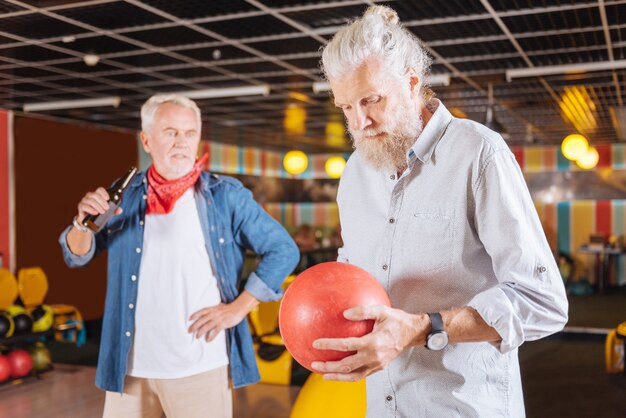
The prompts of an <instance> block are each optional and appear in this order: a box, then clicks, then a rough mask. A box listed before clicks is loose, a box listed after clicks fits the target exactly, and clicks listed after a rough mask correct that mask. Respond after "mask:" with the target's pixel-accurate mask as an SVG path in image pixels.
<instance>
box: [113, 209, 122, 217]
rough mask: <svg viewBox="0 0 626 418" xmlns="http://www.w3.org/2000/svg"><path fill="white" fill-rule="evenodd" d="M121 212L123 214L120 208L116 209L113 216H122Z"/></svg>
mask: <svg viewBox="0 0 626 418" xmlns="http://www.w3.org/2000/svg"><path fill="white" fill-rule="evenodd" d="M122 212H124V209H122V208H117V209H116V210H115V216H117V215H121V214H122Z"/></svg>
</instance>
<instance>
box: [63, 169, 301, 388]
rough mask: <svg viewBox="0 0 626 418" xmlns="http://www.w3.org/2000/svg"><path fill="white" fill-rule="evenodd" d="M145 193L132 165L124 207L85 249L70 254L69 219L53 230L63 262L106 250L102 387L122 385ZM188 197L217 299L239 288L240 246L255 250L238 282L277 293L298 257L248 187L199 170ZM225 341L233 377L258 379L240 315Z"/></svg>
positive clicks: (238, 381)
mask: <svg viewBox="0 0 626 418" xmlns="http://www.w3.org/2000/svg"><path fill="white" fill-rule="evenodd" d="M146 193H147V186H146V182H145V174H144V173H139V174H138V175H137V176H135V178H134V179H133V180H132V181H131V184H130V186H129V187H128V190H127V191H126V192H125V193H124V198H123V200H122V205H121V207H122V209H123V210H124V211H123V213H122V214H121V215H119V216H116V217H113V218H112V219H111V220H110V221H109V223H108V224H107V225H106V226H105V228H104V229H102V231H100V232H99V233H98V234H97V235H95V237H94V238H93V240H92V245H91V249H90V251H89V252H88V253H87V254H85V255H83V256H77V255H75V254H72V252H71V251H70V250H69V248H68V246H67V233H68V232H69V230H70V228H71V226H70V227H68V228H66V229H65V231H63V233H62V234H61V236H60V238H59V243H60V244H61V248H62V249H63V255H64V258H65V262H66V263H67V265H68V266H70V267H80V266H83V265H85V264H87V263H88V262H89V261H90V260H91V259H92V258H93V257H94V256H95V255H97V254H98V253H99V252H101V251H104V250H108V267H107V293H106V302H105V308H104V318H103V323H102V337H101V344H100V355H99V357H98V370H97V372H96V385H97V386H98V387H100V388H101V389H104V390H108V391H114V392H121V391H122V389H123V386H124V377H125V376H126V371H127V362H128V353H129V350H130V347H131V343H132V338H131V337H132V335H133V332H134V327H135V310H134V309H129V306H130V305H131V304H132V305H134V304H136V303H137V289H138V283H137V281H138V276H139V267H140V262H141V251H142V248H143V226H144V219H145V212H146V200H145V196H146ZM195 199H196V206H197V208H198V215H199V217H200V224H201V227H202V233H203V235H204V239H205V243H206V248H207V252H208V254H209V259H210V261H211V268H212V271H213V274H215V277H216V279H217V284H218V287H219V290H220V294H221V297H222V301H223V302H225V303H229V302H232V301H233V300H235V299H236V298H237V296H238V295H239V293H240V284H241V283H240V281H241V273H242V269H243V262H244V258H245V250H246V249H251V250H252V251H254V252H255V253H256V254H259V255H261V256H262V258H261V261H260V263H259V265H258V266H257V268H256V271H255V272H253V273H252V274H250V276H249V277H248V278H247V281H246V284H245V290H247V291H249V292H250V293H251V294H252V295H253V296H254V297H255V298H257V299H258V300H260V301H262V302H263V301H272V300H277V299H279V298H280V296H281V295H282V289H281V284H282V282H283V281H284V280H285V277H287V275H288V274H290V273H291V272H292V271H293V269H294V268H295V266H296V264H297V263H298V260H299V258H300V254H299V252H298V247H297V246H296V245H295V243H294V242H293V240H292V239H291V237H290V236H289V234H288V233H287V231H286V230H285V229H284V228H283V227H282V226H281V225H280V224H279V223H278V222H276V221H275V220H274V219H272V218H271V217H270V216H269V215H268V214H267V212H265V211H264V210H263V209H262V208H261V207H260V206H259V205H258V204H257V203H256V202H255V201H254V199H253V198H252V193H251V192H250V191H249V190H248V189H246V188H244V187H243V186H242V184H241V183H240V182H239V181H238V180H235V179H232V178H230V177H225V176H219V177H218V176H215V175H212V174H209V173H207V172H202V174H201V175H200V179H199V181H198V182H196V186H195ZM226 342H227V345H228V354H229V362H230V363H229V366H230V374H231V377H232V381H233V385H234V386H235V387H240V386H244V385H247V384H251V383H255V382H257V381H258V380H259V371H258V369H257V365H256V358H255V355H254V348H253V344H252V337H251V335H250V330H249V328H248V323H247V321H246V320H243V321H242V322H240V323H239V324H238V325H237V326H235V327H233V328H230V329H228V330H227V335H226Z"/></svg>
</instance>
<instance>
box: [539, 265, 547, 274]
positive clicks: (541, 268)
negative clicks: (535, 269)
mask: <svg viewBox="0 0 626 418" xmlns="http://www.w3.org/2000/svg"><path fill="white" fill-rule="evenodd" d="M546 270H547V269H546V268H545V267H544V266H540V267H539V273H545V272H546Z"/></svg>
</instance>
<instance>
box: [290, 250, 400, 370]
mask: <svg viewBox="0 0 626 418" xmlns="http://www.w3.org/2000/svg"><path fill="white" fill-rule="evenodd" d="M375 305H386V306H390V303H389V297H388V296H387V293H386V292H385V289H383V287H382V286H381V285H380V284H379V283H378V281H377V280H376V279H375V278H374V277H373V276H372V275H370V274H369V273H368V272H367V271H365V270H363V269H361V268H359V267H356V266H353V265H350V264H346V263H338V262H329V263H321V264H317V265H315V266H313V267H311V268H309V269H307V270H305V271H303V272H302V273H300V274H299V275H298V277H296V279H295V280H294V282H293V283H292V284H291V285H290V286H289V288H288V289H287V291H286V292H285V295H284V296H283V299H282V301H281V304H280V311H279V313H278V323H279V327H280V334H281V336H282V338H283V341H284V343H285V347H287V350H289V352H290V353H291V355H292V356H293V357H294V359H295V360H296V361H297V362H298V363H300V364H301V365H302V366H304V367H306V368H307V369H309V370H311V371H313V372H314V371H315V370H313V369H312V368H311V362H313V361H337V360H341V359H342V358H344V357H347V356H349V355H352V354H354V352H344V351H335V350H318V349H316V348H313V341H315V340H317V339H319V338H347V337H362V336H363V335H365V334H368V333H370V332H371V331H372V329H373V327H374V321H373V320H364V321H350V320H348V319H346V318H344V316H343V312H344V311H345V310H346V309H349V308H353V307H355V306H375Z"/></svg>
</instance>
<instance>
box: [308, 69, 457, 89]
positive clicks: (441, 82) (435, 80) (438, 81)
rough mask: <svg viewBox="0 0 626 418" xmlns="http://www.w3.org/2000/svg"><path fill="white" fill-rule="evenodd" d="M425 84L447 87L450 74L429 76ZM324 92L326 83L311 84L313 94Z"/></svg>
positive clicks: (327, 84) (327, 87) (327, 86)
mask: <svg viewBox="0 0 626 418" xmlns="http://www.w3.org/2000/svg"><path fill="white" fill-rule="evenodd" d="M426 84H428V85H429V86H449V85H450V74H448V73H441V74H431V75H430V76H428V77H427V78H426ZM324 91H330V83H329V82H328V81H316V82H314V83H313V92H314V93H321V92H324Z"/></svg>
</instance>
